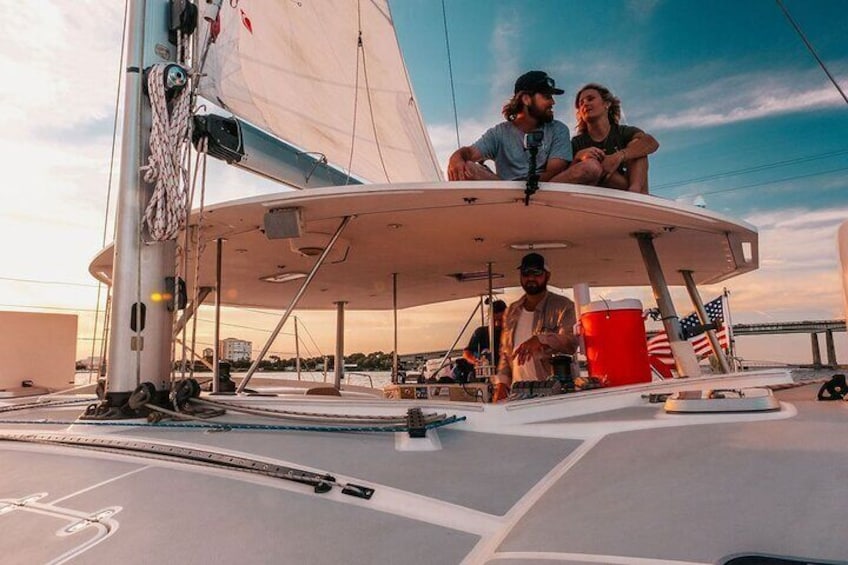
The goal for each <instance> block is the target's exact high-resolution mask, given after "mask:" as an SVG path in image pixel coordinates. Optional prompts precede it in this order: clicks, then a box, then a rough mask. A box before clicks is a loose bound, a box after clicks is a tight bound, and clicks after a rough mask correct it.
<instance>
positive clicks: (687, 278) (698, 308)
mask: <svg viewBox="0 0 848 565" xmlns="http://www.w3.org/2000/svg"><path fill="white" fill-rule="evenodd" d="M680 274H681V275H682V276H683V282H684V283H685V284H686V291H687V292H689V298H690V299H691V300H692V304H693V305H694V306H695V312H697V313H698V318H700V319H701V323H702V324H704V325H707V324H709V323H711V322H712V320H710V317H709V315H708V314H707V310H706V309H705V308H704V301H703V300H701V295H700V294H699V293H698V287H697V286H696V285H695V278H694V277H693V276H692V271H686V270H683V271H680ZM722 302H724V301H723V300H722ZM722 308H724V304H722ZM707 339H709V340H710V347H712V350H713V353H714V354H715V356H716V359H718V364H719V367H721V372H722V373H730V372H731V371H730V365H729V364H728V363H727V357H725V356H724V351H722V350H721V344H719V342H718V338H717V337H716V333H715V330H707Z"/></svg>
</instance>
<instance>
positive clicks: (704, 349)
mask: <svg viewBox="0 0 848 565" xmlns="http://www.w3.org/2000/svg"><path fill="white" fill-rule="evenodd" d="M724 298H725V297H724V295H721V296H719V297H718V298H716V299H715V300H711V301H710V302H708V303H706V304H704V309H705V310H706V311H707V317H709V319H710V322H711V323H712V322H715V323H716V325H717V326H718V329H717V330H716V337H717V338H718V343H719V345H720V346H721V348H722V349H724V350H725V351H726V350H727V349H729V347H730V336H729V335H728V334H729V332H728V328H727V324H725V323H724ZM699 325H701V319H700V318H698V313H697V312H692V313H691V314H689V315H688V316H686V317H685V318H681V319H680V328H681V329H682V330H683V333H684V335H686V333H688V330H691V329H692V328H694V327H696V326H699ZM689 343H691V344H692V347H693V348H694V349H695V355H696V356H697V357H698V359H702V358H704V357H706V356H708V355H711V354H712V352H713V350H712V347H710V339H709V338H708V337H707V332H704V333H702V334H698V335H697V336H695V337H691V338H689ZM648 355H653V356H655V357H657V358H658V359H659V360H660V361H662V362H663V363H664V364H666V365H668V366H670V367H673V366H674V357H673V356H672V354H671V346H670V345H669V344H668V335H667V334H666V333H665V330H662V331H661V332H660V333H658V334H657V335H655V336H653V337H652V338H650V339H648Z"/></svg>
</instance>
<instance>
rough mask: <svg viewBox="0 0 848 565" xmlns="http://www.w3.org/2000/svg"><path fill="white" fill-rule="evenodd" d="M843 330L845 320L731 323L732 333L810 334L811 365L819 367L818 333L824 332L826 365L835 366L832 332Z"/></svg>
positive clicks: (736, 334)
mask: <svg viewBox="0 0 848 565" xmlns="http://www.w3.org/2000/svg"><path fill="white" fill-rule="evenodd" d="M844 331H845V320H804V321H801V322H769V323H762V324H733V335H734V336H740V335H774V334H798V333H808V334H810V347H811V350H812V358H813V367H816V368H820V367H823V366H824V365H823V364H822V357H821V348H820V347H819V334H822V333H823V334H824V339H825V352H826V354H827V365H828V366H830V367H836V366H837V362H836V346H835V344H834V341H833V333H834V332H844Z"/></svg>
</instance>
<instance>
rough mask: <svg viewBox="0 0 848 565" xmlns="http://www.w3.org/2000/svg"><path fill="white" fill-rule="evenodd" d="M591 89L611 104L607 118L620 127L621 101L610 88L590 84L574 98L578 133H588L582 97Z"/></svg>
mask: <svg viewBox="0 0 848 565" xmlns="http://www.w3.org/2000/svg"><path fill="white" fill-rule="evenodd" d="M590 89H591V90H597V91H598V92H599V93H600V94H601V99H602V100H603V101H604V102H609V105H610V107H609V110H608V111H607V116H609V121H610V123H611V124H614V125H618V122H619V121H620V120H621V100H619V99H618V98H616V97H615V95H614V94H613V93H612V92H610V91H609V88H607V87H605V86H603V85H600V84H598V83H596V82H590V83H589V84H587V85H585V86H583V87H582V88H581V89H580V90H578V91H577V95H576V96H575V97H574V109H575V110H576V112H575V114H577V133H585V132H586V122H585V121H583V118H581V117H580V95H581V94H583V91H584V90H590ZM504 108H506V106H504Z"/></svg>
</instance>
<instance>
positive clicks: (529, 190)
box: [524, 145, 539, 206]
mask: <svg viewBox="0 0 848 565" xmlns="http://www.w3.org/2000/svg"><path fill="white" fill-rule="evenodd" d="M527 150H528V151H529V152H530V168H529V169H528V171H527V187H526V188H525V189H524V205H525V206H529V205H530V197H531V196H532V195H533V194H535V192H536V191H537V190H539V173H538V172H537V171H536V155H537V154H538V153H539V147H538V146H534V145H530V146H529V147H528V148H527Z"/></svg>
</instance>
